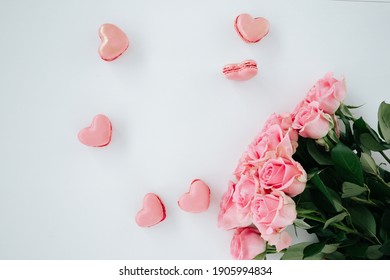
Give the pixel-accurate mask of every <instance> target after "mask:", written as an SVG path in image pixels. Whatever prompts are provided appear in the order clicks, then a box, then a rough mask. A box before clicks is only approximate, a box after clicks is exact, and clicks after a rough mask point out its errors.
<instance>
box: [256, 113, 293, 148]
mask: <svg viewBox="0 0 390 280" xmlns="http://www.w3.org/2000/svg"><path fill="white" fill-rule="evenodd" d="M292 122H293V121H292V115H291V114H289V113H283V114H280V115H278V114H275V113H273V114H272V115H271V116H270V117H269V118H268V119H267V121H266V123H265V124H264V127H263V130H262V132H265V131H267V130H268V129H269V128H270V127H271V126H272V125H275V124H277V125H279V126H280V128H281V129H282V131H283V136H285V135H286V134H289V137H290V140H291V142H293V148H294V151H295V148H296V145H298V132H297V131H296V130H294V129H291V126H292Z"/></svg>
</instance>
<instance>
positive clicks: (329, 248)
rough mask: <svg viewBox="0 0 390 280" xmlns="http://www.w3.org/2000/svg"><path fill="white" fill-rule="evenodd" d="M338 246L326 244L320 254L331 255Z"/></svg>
mask: <svg viewBox="0 0 390 280" xmlns="http://www.w3.org/2000/svg"><path fill="white" fill-rule="evenodd" d="M339 245H340V244H326V245H325V246H324V248H323V249H322V251H321V252H322V253H324V254H332V253H334V252H335V251H337V249H338V248H339Z"/></svg>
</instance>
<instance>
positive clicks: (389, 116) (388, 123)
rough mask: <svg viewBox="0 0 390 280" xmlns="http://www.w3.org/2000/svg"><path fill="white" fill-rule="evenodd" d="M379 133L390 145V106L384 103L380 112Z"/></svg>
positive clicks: (380, 107)
mask: <svg viewBox="0 0 390 280" xmlns="http://www.w3.org/2000/svg"><path fill="white" fill-rule="evenodd" d="M378 129H379V133H380V134H381V136H382V137H383V139H385V141H386V142H387V143H390V104H387V103H386V102H382V103H381V105H380V106H379V110H378Z"/></svg>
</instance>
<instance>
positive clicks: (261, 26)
mask: <svg viewBox="0 0 390 280" xmlns="http://www.w3.org/2000/svg"><path fill="white" fill-rule="evenodd" d="M234 27H235V28H236V31H237V33H238V35H240V37H241V38H242V39H243V40H244V41H245V42H247V43H256V42H259V41H260V40H261V39H263V38H264V37H265V36H266V35H267V34H268V31H269V22H268V20H267V19H265V18H262V17H258V18H253V17H252V16H251V15H249V14H241V15H239V16H237V18H236V21H235V23H234Z"/></svg>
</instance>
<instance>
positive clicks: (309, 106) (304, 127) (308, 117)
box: [292, 101, 333, 139]
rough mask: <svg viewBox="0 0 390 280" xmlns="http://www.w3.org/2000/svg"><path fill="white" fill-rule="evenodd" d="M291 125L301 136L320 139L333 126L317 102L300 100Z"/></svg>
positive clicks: (330, 119)
mask: <svg viewBox="0 0 390 280" xmlns="http://www.w3.org/2000/svg"><path fill="white" fill-rule="evenodd" d="M292 127H293V128H294V129H297V130H298V131H299V135H301V136H302V137H305V138H312V139H320V138H322V137H324V136H325V135H327V134H328V132H329V130H331V129H332V128H333V120H332V117H331V116H330V115H328V114H325V113H324V112H323V111H322V110H321V109H320V108H319V103H318V102H316V101H313V102H311V103H306V102H301V104H300V107H298V108H297V109H296V112H295V118H294V122H293V125H292Z"/></svg>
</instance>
